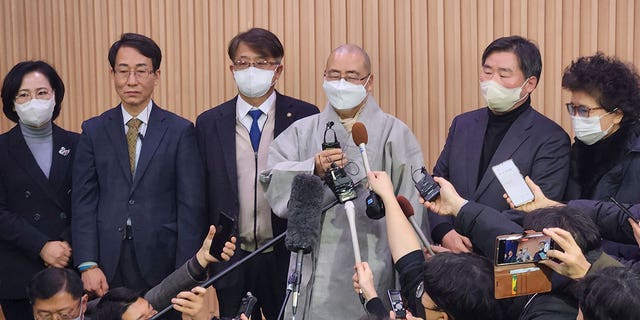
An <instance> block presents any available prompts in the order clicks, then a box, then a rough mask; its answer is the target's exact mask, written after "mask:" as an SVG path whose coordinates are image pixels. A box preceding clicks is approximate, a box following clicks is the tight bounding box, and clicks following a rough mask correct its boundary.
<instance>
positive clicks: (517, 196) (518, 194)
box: [491, 159, 534, 207]
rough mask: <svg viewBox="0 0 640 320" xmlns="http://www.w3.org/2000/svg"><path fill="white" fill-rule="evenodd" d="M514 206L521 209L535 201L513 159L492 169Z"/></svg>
mask: <svg viewBox="0 0 640 320" xmlns="http://www.w3.org/2000/svg"><path fill="white" fill-rule="evenodd" d="M491 169H492V170H493V173H495V175H496V177H497V178H498V181H500V184H501V185H502V187H503V188H504V191H505V192H506V193H507V195H508V196H509V198H511V201H512V202H513V205H514V206H516V207H519V206H521V205H523V204H525V203H528V202H531V201H533V199H534V196H533V192H531V189H529V186H528V185H527V183H526V182H525V181H524V178H523V177H522V174H521V173H520V170H519V169H518V167H516V164H515V163H514V162H513V160H512V159H509V160H507V161H505V162H502V163H500V164H497V165H495V166H493V167H491Z"/></svg>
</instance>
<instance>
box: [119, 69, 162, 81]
mask: <svg viewBox="0 0 640 320" xmlns="http://www.w3.org/2000/svg"><path fill="white" fill-rule="evenodd" d="M155 72H156V71H155V70H149V69H147V68H142V69H135V70H129V69H116V70H113V74H114V76H115V77H116V79H118V80H126V79H129V77H130V76H131V73H133V75H134V76H135V77H136V79H137V80H147V78H149V75H151V74H154V73H155Z"/></svg>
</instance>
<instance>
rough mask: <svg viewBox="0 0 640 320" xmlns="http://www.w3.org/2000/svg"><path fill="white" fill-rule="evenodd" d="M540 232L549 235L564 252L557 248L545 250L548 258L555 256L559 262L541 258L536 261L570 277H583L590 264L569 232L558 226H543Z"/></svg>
mask: <svg viewBox="0 0 640 320" xmlns="http://www.w3.org/2000/svg"><path fill="white" fill-rule="evenodd" d="M542 232H543V233H544V234H546V235H548V236H550V237H551V239H553V241H555V242H556V245H559V246H560V248H562V250H564V252H562V251H559V250H549V251H547V256H548V257H549V258H556V259H558V260H560V263H558V262H555V261H553V260H551V259H549V260H541V261H539V262H538V263H540V264H542V265H545V266H547V267H549V268H551V269H552V270H553V271H555V272H557V273H559V274H561V275H563V276H566V277H569V278H571V279H580V278H583V277H584V276H585V275H586V274H587V271H589V268H591V264H590V263H589V262H588V261H587V259H586V258H585V257H584V254H583V253H582V250H581V249H580V247H578V244H577V243H576V241H575V240H574V239H573V236H572V235H571V233H569V232H568V231H565V230H563V229H560V228H545V229H543V230H542Z"/></svg>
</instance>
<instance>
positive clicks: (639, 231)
mask: <svg viewBox="0 0 640 320" xmlns="http://www.w3.org/2000/svg"><path fill="white" fill-rule="evenodd" d="M627 221H629V224H631V229H633V237H634V238H636V243H637V244H638V246H640V224H638V223H637V222H635V221H633V219H631V218H629V219H628V220H627Z"/></svg>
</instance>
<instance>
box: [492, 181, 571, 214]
mask: <svg viewBox="0 0 640 320" xmlns="http://www.w3.org/2000/svg"><path fill="white" fill-rule="evenodd" d="M524 181H525V182H526V183H527V186H529V189H531V193H533V201H531V202H528V203H525V204H523V205H521V206H519V207H516V206H515V205H514V204H513V201H512V200H511V198H509V195H507V194H506V193H505V194H503V195H502V197H503V198H505V199H506V201H507V203H508V204H509V207H511V209H516V210H519V211H523V212H527V213H529V212H531V211H533V210H536V209H540V208H546V207H551V206H561V205H563V204H562V203H560V202H557V201H554V200H551V199H549V198H547V196H545V195H544V192H542V189H540V187H539V186H538V185H537V184H535V183H534V182H533V180H531V178H529V176H526V177H524Z"/></svg>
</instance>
